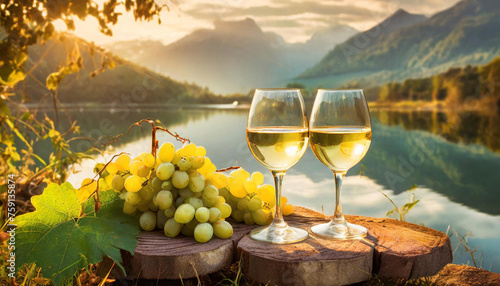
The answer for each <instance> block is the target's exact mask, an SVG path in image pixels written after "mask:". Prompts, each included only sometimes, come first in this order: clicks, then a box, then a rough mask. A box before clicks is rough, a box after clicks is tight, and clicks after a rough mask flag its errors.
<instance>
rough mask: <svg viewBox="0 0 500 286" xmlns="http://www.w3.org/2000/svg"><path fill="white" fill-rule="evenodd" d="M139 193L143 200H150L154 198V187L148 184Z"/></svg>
mask: <svg viewBox="0 0 500 286" xmlns="http://www.w3.org/2000/svg"><path fill="white" fill-rule="evenodd" d="M139 195H141V199H142V200H143V201H145V202H149V201H151V200H152V199H153V195H154V193H153V189H152V188H151V187H150V186H149V185H146V186H144V187H142V188H141V189H140V190H139Z"/></svg>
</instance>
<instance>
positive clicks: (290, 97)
mask: <svg viewBox="0 0 500 286" xmlns="http://www.w3.org/2000/svg"><path fill="white" fill-rule="evenodd" d="M308 135H309V134H308V126H307V117H306V112H305V108H304V101H303V99H302V95H301V93H300V90H299V89H256V90H255V94H254V97H253V100H252V105H251V107H250V112H249V114H248V122H247V143H248V147H249V148H250V151H251V152H252V154H253V156H254V157H255V159H257V161H258V162H259V163H260V164H261V165H263V166H264V167H266V168H267V169H269V170H270V171H271V173H272V174H273V177H274V183H275V186H276V213H275V215H274V220H273V222H272V223H271V225H269V226H267V227H261V228H258V229H255V230H253V231H252V232H250V237H251V238H253V239H255V240H260V241H267V242H271V243H277V244H285V243H294V242H298V241H301V240H304V239H306V238H307V237H308V234H307V231H306V230H304V229H300V228H295V227H290V226H288V224H287V223H286V222H285V221H284V220H283V215H282V213H281V183H282V181H283V177H284V176H285V172H286V171H287V170H288V169H289V168H290V167H292V166H293V165H295V163H297V162H298V161H299V160H300V158H301V157H302V156H303V155H304V153H305V151H306V149H307V143H308Z"/></svg>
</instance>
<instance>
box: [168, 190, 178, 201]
mask: <svg viewBox="0 0 500 286" xmlns="http://www.w3.org/2000/svg"><path fill="white" fill-rule="evenodd" d="M170 192H171V193H172V196H174V199H177V198H178V197H179V190H178V189H171V190H170Z"/></svg>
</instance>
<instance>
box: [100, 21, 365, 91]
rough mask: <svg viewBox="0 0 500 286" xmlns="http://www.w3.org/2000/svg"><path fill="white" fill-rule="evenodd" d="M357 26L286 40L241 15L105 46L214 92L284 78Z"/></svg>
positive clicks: (266, 84) (269, 84)
mask: <svg viewBox="0 0 500 286" xmlns="http://www.w3.org/2000/svg"><path fill="white" fill-rule="evenodd" d="M356 32H357V30H355V29H353V28H351V27H349V26H342V25H332V26H331V27H328V28H326V29H324V30H321V31H319V32H318V33H317V34H315V35H313V37H312V38H311V39H310V40H309V41H308V42H306V43H298V44H289V43H286V42H285V40H284V39H283V38H282V37H281V36H279V35H278V34H276V33H269V32H263V31H262V29H261V28H260V27H259V26H258V25H257V23H256V22H255V21H254V20H252V19H250V18H247V19H245V20H241V21H216V22H215V23H214V29H201V30H196V31H194V32H193V33H191V34H189V35H187V36H185V37H184V38H182V39H180V40H178V41H176V42H174V43H172V44H170V45H167V46H164V45H162V44H161V43H160V42H155V41H144V42H140V41H126V42H118V43H113V44H112V45H109V46H108V48H109V49H110V50H111V51H113V52H114V53H116V54H117V55H120V56H122V57H125V58H127V59H129V60H131V61H134V62H137V63H140V64H141V65H144V66H147V67H149V68H151V69H153V70H155V71H158V72H161V73H163V74H165V75H168V76H171V77H172V78H175V79H178V80H186V81H190V82H196V83H198V84H202V85H204V86H208V87H210V89H211V90H214V91H216V92H219V93H235V92H243V93H246V92H248V91H249V90H250V89H253V88H255V87H272V86H279V85H282V84H283V83H285V84H286V82H287V81H288V79H290V78H293V77H295V76H297V75H299V74H300V73H301V72H303V71H304V70H305V69H306V68H308V67H311V66H312V65H313V64H314V63H316V62H317V61H319V60H320V59H321V57H322V56H324V55H325V54H326V53H327V51H328V50H329V49H330V48H331V47H332V45H335V44H336V43H340V42H342V41H344V40H345V39H347V38H348V37H350V36H352V35H353V34H355V33H356Z"/></svg>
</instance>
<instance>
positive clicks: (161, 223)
mask: <svg viewBox="0 0 500 286" xmlns="http://www.w3.org/2000/svg"><path fill="white" fill-rule="evenodd" d="M167 220H168V217H167V216H166V215H165V212H164V211H159V212H156V228H159V229H163V228H164V227H165V223H166V222H167Z"/></svg>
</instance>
